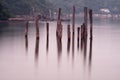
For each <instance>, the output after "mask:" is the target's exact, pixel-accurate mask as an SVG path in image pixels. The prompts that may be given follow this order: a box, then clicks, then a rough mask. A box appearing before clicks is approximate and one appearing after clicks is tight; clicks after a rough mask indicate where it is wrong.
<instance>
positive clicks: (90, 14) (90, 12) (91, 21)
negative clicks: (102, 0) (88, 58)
mask: <svg viewBox="0 0 120 80" xmlns="http://www.w3.org/2000/svg"><path fill="white" fill-rule="evenodd" d="M89 18H90V39H92V37H93V36H92V35H93V18H92V10H91V9H90V10H89Z"/></svg>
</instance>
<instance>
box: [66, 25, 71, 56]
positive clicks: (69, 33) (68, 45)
mask: <svg viewBox="0 0 120 80" xmlns="http://www.w3.org/2000/svg"><path fill="white" fill-rule="evenodd" d="M67 34H68V41H67V52H68V55H69V52H70V41H71V40H70V38H71V32H70V25H68V27H67Z"/></svg>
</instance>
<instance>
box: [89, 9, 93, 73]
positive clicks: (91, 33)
mask: <svg viewBox="0 0 120 80" xmlns="http://www.w3.org/2000/svg"><path fill="white" fill-rule="evenodd" d="M89 18H90V52H89V70H90V71H91V64H92V39H93V32H92V31H93V18H92V10H89Z"/></svg>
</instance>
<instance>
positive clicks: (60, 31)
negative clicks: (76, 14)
mask: <svg viewBox="0 0 120 80" xmlns="http://www.w3.org/2000/svg"><path fill="white" fill-rule="evenodd" d="M56 36H57V37H59V38H60V39H61V38H62V24H61V8H59V11H58V20H57V30H56Z"/></svg>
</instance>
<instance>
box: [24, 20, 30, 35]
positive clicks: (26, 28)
mask: <svg viewBox="0 0 120 80" xmlns="http://www.w3.org/2000/svg"><path fill="white" fill-rule="evenodd" d="M28 24H29V22H28V21H26V25H25V37H27V36H28Z"/></svg>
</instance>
